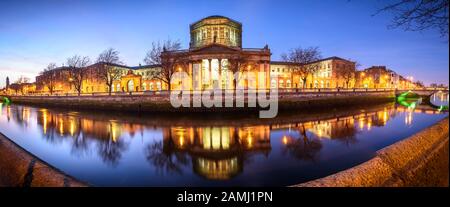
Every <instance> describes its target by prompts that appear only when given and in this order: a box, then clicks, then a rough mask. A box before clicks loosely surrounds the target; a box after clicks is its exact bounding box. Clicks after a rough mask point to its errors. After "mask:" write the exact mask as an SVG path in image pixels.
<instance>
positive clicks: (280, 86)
mask: <svg viewBox="0 0 450 207" xmlns="http://www.w3.org/2000/svg"><path fill="white" fill-rule="evenodd" d="M278 84H279V88H284V81H283V80H280V81H278Z"/></svg>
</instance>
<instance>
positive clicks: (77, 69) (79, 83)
mask: <svg viewBox="0 0 450 207" xmlns="http://www.w3.org/2000/svg"><path fill="white" fill-rule="evenodd" d="M89 63H90V59H89V57H88V56H84V57H81V56H78V55H74V56H73V57H70V58H68V59H67V66H68V67H69V73H70V78H71V80H70V82H71V84H72V85H73V86H74V88H75V90H76V91H77V92H78V96H79V95H80V94H81V90H82V89H83V80H84V76H85V67H86V66H88V65H89Z"/></svg>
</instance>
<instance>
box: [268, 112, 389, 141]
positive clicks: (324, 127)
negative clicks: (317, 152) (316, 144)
mask: <svg viewBox="0 0 450 207" xmlns="http://www.w3.org/2000/svg"><path fill="white" fill-rule="evenodd" d="M395 113H396V112H395V110H392V109H387V108H384V110H381V111H377V112H370V113H361V114H358V115H354V116H347V117H339V118H333V119H325V120H320V121H309V122H303V123H293V124H284V125H273V126H272V129H273V130H277V129H289V130H292V131H298V132H300V134H302V133H303V130H304V131H305V132H309V133H312V134H314V135H315V136H316V137H317V138H328V139H334V138H345V137H352V136H354V135H355V134H356V132H357V131H356V129H359V130H364V129H367V130H369V131H370V130H371V129H372V127H373V126H384V125H386V123H387V121H388V120H389V118H390V117H392V116H394V115H395ZM282 142H283V143H285V142H286V143H287V142H288V140H287V139H285V140H282Z"/></svg>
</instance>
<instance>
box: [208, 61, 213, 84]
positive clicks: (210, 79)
mask: <svg viewBox="0 0 450 207" xmlns="http://www.w3.org/2000/svg"><path fill="white" fill-rule="evenodd" d="M211 61H212V60H211V59H208V70H209V74H208V75H209V88H212V70H211Z"/></svg>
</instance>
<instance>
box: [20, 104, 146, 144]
mask: <svg viewBox="0 0 450 207" xmlns="http://www.w3.org/2000/svg"><path fill="white" fill-rule="evenodd" d="M25 114H26V115H24V116H25V117H29V110H28V112H26V113H25ZM27 114H28V115H27ZM37 123H38V124H39V125H41V126H42V131H43V133H44V134H47V133H55V134H57V135H59V136H75V135H78V134H80V133H83V135H87V136H90V137H92V138H95V139H102V140H109V139H111V140H112V141H113V142H115V141H117V139H119V138H120V137H121V136H122V133H129V134H130V135H131V137H133V136H134V134H135V133H136V132H139V131H142V130H143V128H144V127H143V125H140V124H129V123H119V122H117V121H115V120H94V119H91V118H81V117H79V116H77V115H75V114H62V113H54V112H51V111H49V110H47V109H41V110H39V111H38V113H37Z"/></svg>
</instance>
